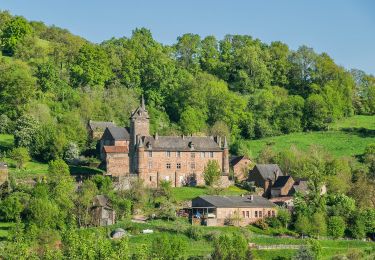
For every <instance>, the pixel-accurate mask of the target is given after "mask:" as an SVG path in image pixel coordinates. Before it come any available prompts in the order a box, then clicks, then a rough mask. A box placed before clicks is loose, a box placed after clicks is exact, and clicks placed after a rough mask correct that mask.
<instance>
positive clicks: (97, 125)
mask: <svg viewBox="0 0 375 260" xmlns="http://www.w3.org/2000/svg"><path fill="white" fill-rule="evenodd" d="M115 126H116V125H115V123H113V122H102V121H93V120H90V121H89V122H88V123H87V130H88V132H89V138H90V140H99V139H100V138H101V137H102V135H103V133H104V130H105V129H106V128H107V127H115Z"/></svg>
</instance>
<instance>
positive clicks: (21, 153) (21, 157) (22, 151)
mask: <svg viewBox="0 0 375 260" xmlns="http://www.w3.org/2000/svg"><path fill="white" fill-rule="evenodd" d="M10 157H11V158H12V159H13V160H15V161H16V167H17V168H18V169H22V168H23V167H24V165H25V163H27V162H28V161H30V159H31V158H30V154H29V151H28V150H27V149H26V148H25V147H17V148H14V149H13V150H12V151H11V153H10Z"/></svg>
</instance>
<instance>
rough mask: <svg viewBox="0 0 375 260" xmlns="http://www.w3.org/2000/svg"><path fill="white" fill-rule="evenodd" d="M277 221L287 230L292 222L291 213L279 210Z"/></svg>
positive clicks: (282, 209)
mask: <svg viewBox="0 0 375 260" xmlns="http://www.w3.org/2000/svg"><path fill="white" fill-rule="evenodd" d="M277 219H278V220H279V221H280V223H281V224H282V225H283V226H284V227H285V228H288V225H289V223H290V220H291V215H290V211H289V210H287V209H284V208H279V209H278V210H277Z"/></svg>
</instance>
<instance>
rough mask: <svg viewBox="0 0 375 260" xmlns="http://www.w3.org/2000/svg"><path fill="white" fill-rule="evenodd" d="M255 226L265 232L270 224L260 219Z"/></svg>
mask: <svg viewBox="0 0 375 260" xmlns="http://www.w3.org/2000/svg"><path fill="white" fill-rule="evenodd" d="M253 225H254V226H256V227H258V228H260V229H263V230H266V229H268V224H267V222H266V221H265V220H264V219H258V220H257V221H256V222H254V224H253Z"/></svg>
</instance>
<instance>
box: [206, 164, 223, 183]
mask: <svg viewBox="0 0 375 260" xmlns="http://www.w3.org/2000/svg"><path fill="white" fill-rule="evenodd" d="M220 175H221V171H220V166H219V164H218V162H217V161H216V160H209V161H208V162H207V165H206V166H205V167H204V171H203V178H204V182H205V183H206V185H207V186H212V185H215V184H217V182H218V181H219V178H220Z"/></svg>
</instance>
